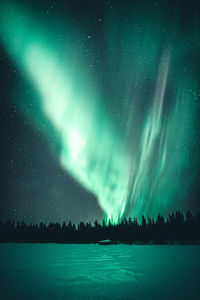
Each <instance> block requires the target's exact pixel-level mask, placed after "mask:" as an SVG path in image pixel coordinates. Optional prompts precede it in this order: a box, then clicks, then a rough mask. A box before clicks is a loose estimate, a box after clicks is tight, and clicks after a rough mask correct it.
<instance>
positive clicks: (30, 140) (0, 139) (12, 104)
mask: <svg viewBox="0 0 200 300" xmlns="http://www.w3.org/2000/svg"><path fill="white" fill-rule="evenodd" d="M38 2H39V3H35V1H24V2H22V1H15V2H12V3H11V2H10V3H9V5H10V9H11V10H12V9H13V11H14V14H15V8H14V7H15V4H16V3H18V4H21V5H23V6H24V7H25V9H27V11H30V12H31V14H32V15H33V16H34V17H35V16H36V18H35V20H36V19H37V23H36V29H35V32H36V31H37V32H38V33H41V35H43V34H44V35H45V34H46V35H47V36H45V37H44V39H46V40H48V42H49V40H50V41H51V39H52V37H53V38H54V41H53V42H52V45H53V47H55V52H54V55H58V56H62V55H63V56H62V57H64V54H63V53H64V52H65V47H67V45H66V44H67V43H69V41H70V42H71V49H70V51H71V52H72V53H73V52H74V53H75V54H73V55H72V56H70V54H68V58H67V66H70V67H69V69H70V68H71V72H72V73H73V78H75V80H76V77H77V76H80V78H82V77H86V78H87V79H85V82H84V83H83V85H84V84H85V86H87V84H88V82H90V85H92V86H94V84H93V82H94V81H95V82H96V88H98V91H100V92H99V94H100V97H99V96H98V97H99V98H101V99H102V100H101V103H100V106H101V116H100V117H99V119H100V121H99V122H100V123H101V122H104V124H110V123H111V124H112V129H110V128H111V127H109V130H110V132H115V133H116V132H117V133H118V132H119V133H120V134H119V140H120V141H122V140H123V136H124V135H125V133H126V134H127V135H128V137H127V139H128V140H130V139H132V136H131V135H130V132H129V131H128V130H127V127H126V126H127V119H128V118H129V119H131V121H130V122H131V124H132V125H131V126H133V125H135V121H136V120H137V124H138V126H135V127H136V129H135V127H134V126H133V127H134V130H135V131H134V134H135V136H136V138H135V140H136V143H137V144H139V141H140V136H141V134H142V130H143V129H142V128H143V127H142V126H143V125H141V124H143V123H144V120H145V116H146V112H147V111H148V110H149V109H150V107H151V106H150V105H151V104H150V103H151V102H152V97H153V96H152V95H153V93H154V92H153V90H154V85H155V82H157V85H159V84H161V85H162V84H163V83H162V76H163V75H162V74H163V73H162V72H160V73H159V71H158V65H159V61H161V63H160V65H161V67H160V68H161V69H162V66H163V65H164V63H165V61H166V60H167V55H166V56H165V55H163V56H162V54H161V52H164V51H165V50H166V51H168V41H170V43H169V44H170V55H171V53H173V55H174V57H175V58H173V66H172V67H171V69H170V71H169V72H170V73H169V74H170V75H169V79H168V86H167V87H166V91H165V99H164V108H163V111H164V113H163V115H164V117H163V118H164V122H166V123H167V120H168V117H167V116H169V114H170V112H171V111H173V108H174V107H175V106H174V107H173V104H172V103H173V101H172V100H171V99H172V98H173V97H172V96H171V95H173V94H176V93H178V92H177V90H176V86H178V84H179V78H183V81H182V82H183V83H181V84H180V85H179V87H180V86H181V87H182V89H183V90H184V91H185V93H186V92H187V90H188V91H189V93H190V96H191V99H192V100H188V105H189V106H188V107H189V109H188V108H187V106H185V112H184V114H183V116H185V117H184V118H185V119H183V118H181V116H179V117H176V118H175V117H174V119H175V121H173V122H177V124H176V125H177V126H175V125H174V123H173V126H171V127H169V128H174V133H173V132H172V133H171V136H173V137H174V139H175V140H176V139H177V140H178V138H177V135H178V134H179V133H180V135H181V133H182V131H184V134H183V137H182V138H181V140H180V142H179V143H178V142H177V148H179V149H178V150H177V152H176V155H177V156H181V157H182V156H183V155H185V153H187V157H188V158H187V159H185V157H184V160H181V162H180V164H179V165H178V164H177V168H179V173H176V174H179V176H180V178H181V179H180V183H177V185H178V187H177V191H176V193H175V194H174V195H175V196H173V202H170V203H169V204H167V205H165V206H164V207H162V209H161V212H162V213H168V212H169V211H170V210H172V209H183V210H185V209H187V208H191V209H194V210H195V209H199V208H200V202H199V192H200V188H199V183H200V171H199V154H200V151H199V146H200V139H199V136H200V134H199V133H200V130H199V129H200V124H199V119H198V116H199V113H200V105H199V104H200V71H199V70H200V36H199V32H200V30H199V26H200V23H199V20H200V4H199V1H194V0H192V1H180V0H179V1H96V0H93V1H92V0H91V1H89V0H88V1H85V0H83V1H72V0H71V1H38ZM24 17H26V16H23V15H22V16H21V18H24ZM19 22H20V19H19ZM151 26H152V27H151ZM133 27H134V28H136V29H135V31H134V33H133V38H131V34H130V31H131V30H132V28H133ZM69 28H70V29H69ZM44 30H45V31H44ZM172 36H173V38H171V37H172ZM4 38H5V36H3V39H4ZM55 41H56V42H55ZM54 43H56V46H55V45H54ZM108 45H109V46H108ZM174 45H175V46H174ZM152 49H153V50H152ZM57 50H58V51H57ZM56 51H57V52H56ZM131 51H132V52H131ZM71 52H69V53H71ZM164 53H165V52H164ZM11 56H12V55H10V52H9V50H8V49H7V48H6V47H5V46H4V41H3V40H2V39H1V42H0V76H1V89H0V155H1V164H0V174H1V175H0V176H1V181H0V216H1V217H2V218H3V219H8V218H10V219H12V220H25V221H27V222H34V223H35V222H39V221H41V220H42V221H44V222H50V221H62V220H64V219H65V220H69V219H70V220H72V221H73V222H79V221H80V220H82V221H94V220H95V219H99V218H101V217H102V216H103V214H104V212H103V210H104V207H105V211H107V213H108V209H110V207H111V206H112V205H113V206H114V205H116V202H113V200H109V208H108V205H107V206H106V204H105V203H103V202H102V201H100V202H98V200H97V198H98V195H99V194H100V195H102V191H100V188H99V186H98V185H97V188H96V189H97V196H95V191H94V190H92V189H90V188H87V187H88V184H86V183H85V182H84V183H83V184H81V180H80V178H81V176H77V174H78V173H77V172H74V173H73V171H71V169H70V168H72V167H70V168H69V172H68V170H67V168H65V167H63V166H61V164H60V161H59V157H58V152H59V151H60V148H61V146H60V144H61V141H60V140H59V139H58V136H57V134H56V132H54V130H55V128H53V126H52V127H51V125H49V120H46V119H44V118H42V117H40V116H39V117H38V115H36V114H37V112H36V110H35V109H34V108H33V109H32V106H34V98H37V99H38V98H39V96H38V91H37V90H36V88H35V86H34V85H33V84H32V83H31V81H30V80H29V79H27V74H26V71H25V70H23V68H21V69H20V68H18V67H17V65H16V63H15V61H14V60H13V59H12V58H11ZM147 57H148V59H147ZM157 57H158V60H157ZM79 58H80V61H81V63H80V69H79V68H77V65H79V63H77V61H76V63H74V60H76V59H77V60H78V59H79ZM134 58H135V59H136V61H138V63H137V64H136V63H135V62H134ZM132 59H133V63H132ZM163 60H164V62H163ZM82 62H83V63H82ZM132 66H133V69H134V66H135V70H136V71H137V80H136V79H135V78H134V76H132V73H134V71H132ZM35 68H36V69H37V65H36V66H35ZM163 68H164V67H163ZM74 69H75V71H74ZM76 69H77V70H78V71H77V70H76ZM161 71H162V70H161ZM88 74H89V75H88ZM157 74H158V78H157ZM88 78H89V79H88ZM90 78H91V79H90ZM73 80H74V79H73ZM75 80H74V81H75ZM81 80H82V79H79V81H77V82H81ZM159 80H160V81H159ZM163 80H164V79H163ZM83 81H84V79H83ZM177 82H178V83H177ZM176 83H177V85H176ZM193 83H194V84H193ZM75 85H76V81H75ZM90 85H89V84H88V86H90ZM78 89H79V87H78ZM86 89H87V87H86ZM124 90H125V92H124ZM83 91H84V89H83ZM136 91H137V93H138V98H137V99H139V100H137V107H136V108H137V109H136V111H137V117H134V118H133V117H130V114H127V112H132V111H133V109H134V108H135V107H134V105H135V104H133V103H132V102H130V100H129V99H130V95H132V94H134V93H135V94H136ZM91 93H95V92H93V91H92V92H91ZM157 93H158V94H159V91H158V92H157ZM180 93H181V92H180ZM85 95H87V93H86V94H85ZM85 97H86V96H85ZM188 97H189V96H188ZM19 98H20V99H21V100H20V101H19ZM22 99H29V101H27V102H26V103H27V104H26V106H28V110H27V108H26V109H24V108H23V109H22V106H23V105H21V104H20V105H19V104H18V102H20V103H21V102H23V100H22ZM184 103H185V102H184ZM179 105H180V104H179ZM29 106H30V107H29ZM24 110H26V111H31V113H30V112H29V113H27V112H26V113H24ZM174 110H175V108H174ZM153 113H155V112H154V111H153V109H152V114H153ZM155 114H156V113H155ZM29 115H31V117H29ZM94 115H95V114H94ZM107 115H108V116H111V117H107ZM191 115H192V116H191ZM128 116H129V117H128ZM138 116H139V117H138ZM104 118H105V120H106V121H104ZM169 119H170V117H169ZM174 119H173V118H172V120H174ZM106 122H107V123H106ZM152 122H153V121H152ZM36 123H37V124H36ZM35 124H36V125H35ZM147 124H148V123H147ZM106 126H107V127H108V125H105V128H107V127H106ZM149 126H150V125H149ZM96 127H98V124H97V125H96ZM133 127H131V128H133ZM49 128H50V129H49ZM113 128H114V129H113ZM129 129H130V128H129ZM186 129H187V133H185V132H186ZM105 130H106V129H105ZM47 131H48V134H46V132H47ZM127 132H128V133H127ZM108 136H109V135H108ZM161 136H162V135H161ZM161 136H160V137H158V139H161ZM171 136H170V137H169V138H168V140H167V141H168V144H169V146H168V148H167V147H166V148H167V149H168V150H167V151H168V152H169V156H171V157H172V160H173V159H174V160H176V156H175V155H174V154H172V153H174V152H173V151H171V150H170V149H171V148H170V147H171V145H172V144H173V143H172V141H171V140H170V139H171ZM52 140H53V141H54V142H53V143H52ZM57 140H58V141H57ZM123 141H124V140H123ZM99 142H100V141H99ZM117 142H118V140H117V139H116V141H115V143H117ZM115 143H113V144H111V145H110V144H106V147H107V149H108V150H110V149H112V147H115V145H116V144H115ZM124 144H125V145H127V141H126V142H124ZM130 144H131V143H128V153H129V152H131V151H133V152H134V151H135V150H134V145H133V146H132V144H131V145H130ZM133 144H134V143H133ZM175 144H176V143H175ZM91 145H92V146H91V148H92V149H93V148H94V149H95V147H96V144H95V141H94V138H92V142H91ZM156 145H157V144H156ZM106 147H105V148H106ZM163 147H164V146H163ZM105 151H106V149H105ZM170 151H171V152H170ZM141 152H142V150H141ZM122 153H124V152H122ZM131 153H132V152H131ZM138 153H140V151H139V150H138V152H137V153H136V154H135V156H136V157H139V154H138ZM173 155H174V156H173ZM119 157H121V154H120V156H118V157H117V158H116V160H115V161H114V163H113V165H114V167H115V162H116V161H118V158H119ZM151 157H152V158H151V159H152V160H153V163H152V160H151V161H150V162H149V161H147V158H146V157H145V156H144V158H143V160H141V162H142V163H143V164H144V166H145V164H147V162H148V164H149V168H152V166H154V167H155V168H156V163H155V157H154V155H153V154H151ZM162 159H163V156H162V158H161V160H162ZM136 160H137V158H136ZM172 160H170V157H169V160H168V168H169V164H171V165H173V161H172ZM185 160H187V162H186V163H185ZM107 161H109V159H108V158H107V157H106V162H107ZM125 163H126V161H125V160H124V161H123V162H121V161H120V170H121V169H122V170H123V172H124V169H123V168H122V167H121V164H125ZM175 164H176V162H174V165H175ZM183 164H184V166H182V165H183ZM72 166H73V165H72ZM144 166H142V167H143V168H144ZM142 167H141V166H140V164H139V167H138V173H139V175H140V176H139V179H137V178H136V179H134V178H133V179H132V180H133V181H134V180H138V181H139V180H141V179H140V178H141V177H142V176H143V175H141V174H140V173H141V172H142V171H141V168H142ZM172 167H173V166H172ZM111 168H112V166H111ZM117 171H118V170H117ZM123 172H122V174H123ZM163 172H165V176H168V177H170V176H171V175H170V172H169V171H168V169H167V170H166V169H165V170H164V171H163ZM177 172H178V171H177ZM74 174H75V175H74ZM149 174H150V173H148V174H145V176H150V175H149ZM156 174H157V173H156ZM166 174H168V175H166ZM154 175H155V174H154ZM154 175H152V176H154ZM156 176H157V175H156ZM156 176H155V177H156ZM76 177H77V178H76ZM122 177H123V178H122V179H124V176H122ZM145 178H146V177H145ZM122 179H121V178H120V177H119V178H118V180H122ZM95 180H97V179H96V177H95ZM99 180H100V179H99ZM142 180H143V181H144V178H142ZM145 180H146V179H145ZM171 180H173V181H174V178H172V179H171ZM143 181H142V183H141V185H140V184H139V187H141V188H143V186H144V187H145V188H146V190H147V191H148V188H147V186H148V184H147V183H146V182H145V185H143ZM130 182H132V181H130ZM177 182H178V180H177ZM165 183H166V190H168V191H169V190H170V188H171V182H170V180H168V179H167V180H165ZM106 184H107V183H106ZM132 184H133V182H132ZM181 185H182V189H184V192H183V193H181V192H180V191H181ZM169 186H170V188H169ZM185 186H186V188H185ZM120 188H121V186H120ZM174 189H175V188H174ZM101 190H102V186H101ZM160 190H161V188H160ZM116 191H117V192H118V191H119V190H118V189H117V188H116ZM162 191H163V187H162ZM173 191H174V190H173ZM132 193H133V192H132ZM159 193H160V192H159ZM159 193H157V194H156V195H158V196H159V195H160V194H159ZM130 194H131V193H130ZM171 194H172V192H171V190H170V192H169V193H168V194H167V197H171ZM131 195H132V194H131ZM145 195H146V194H144V195H142V196H141V195H140V196H141V197H143V196H145ZM158 196H155V197H158ZM179 196H180V197H179ZM129 197H130V198H131V197H132V196H129ZM135 197H136V198H137V197H139V196H138V195H136V196H135ZM183 197H184V199H183ZM171 198H172V197H171ZM131 201H132V200H130V201H129V204H127V206H126V209H125V212H126V215H128V214H130V207H129V206H131V207H132V202H131ZM137 201H138V200H137ZM143 201H144V200H143ZM183 202H184V205H183ZM102 203H103V204H102ZM143 207H144V206H139V208H138V211H140V213H141V212H142V209H143ZM118 210H119V208H117V211H118ZM111 211H112V212H113V211H114V210H112V209H111ZM154 211H155V208H154ZM149 212H151V210H149ZM113 213H115V211H114V212H113ZM147 213H148V210H147ZM156 213H157V211H156ZM138 214H139V213H138Z"/></svg>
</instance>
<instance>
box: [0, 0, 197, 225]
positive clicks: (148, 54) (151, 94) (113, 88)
mask: <svg viewBox="0 0 200 300" xmlns="http://www.w3.org/2000/svg"><path fill="white" fill-rule="evenodd" d="M152 14H153V11H152V9H147V10H146V12H144V11H143V10H142V8H141V7H140V6H138V7H137V9H136V10H133V11H130V12H129V17H128V19H127V20H123V21H122V20H119V18H118V16H119V14H118V8H117V7H116V9H114V8H113V10H112V13H109V12H107V13H106V14H105V20H104V28H105V29H104V34H103V36H104V40H103V41H102V47H103V48H104V50H105V53H106V54H105V55H104V64H102V65H103V66H104V67H102V69H101V72H99V71H98V70H99V69H98V65H97V56H98V54H99V53H100V52H101V50H100V49H97V50H96V52H95V51H93V54H92V55H91V54H90V55H88V56H86V55H85V50H84V49H83V48H84V47H82V48H81V47H78V45H77V40H81V39H82V38H83V36H84V35H85V32H84V29H83V28H79V26H77V25H74V24H71V23H69V22H68V23H67V22H66V24H65V26H61V25H56V24H54V26H56V29H53V25H51V26H50V25H49V24H48V23H47V22H46V23H45V21H43V23H44V24H43V31H41V29H40V30H38V28H37V22H40V21H41V20H40V19H39V21H38V19H37V15H34V13H30V11H29V10H28V9H27V8H26V7H23V6H21V5H17V4H13V3H12V4H9V3H8V2H7V4H5V5H2V7H1V24H0V31H1V41H2V43H3V45H4V47H5V48H6V50H7V52H8V53H9V55H10V57H11V58H12V60H13V61H14V63H15V64H16V66H17V67H18V70H19V71H20V72H23V73H24V74H25V77H26V78H27V81H28V82H29V84H30V85H31V86H32V87H33V89H35V91H36V92H35V94H34V93H33V95H30V97H27V95H23V91H19V93H18V96H16V99H15V101H16V102H17V104H18V105H19V107H20V108H21V109H22V111H23V113H24V114H26V116H27V117H28V118H31V119H32V120H33V121H34V124H35V127H36V128H37V127H39V124H41V122H43V124H45V126H43V127H44V128H43V131H44V134H45V136H46V138H47V139H48V140H49V144H50V146H51V147H54V148H53V149H54V150H55V151H57V153H58V157H59V161H60V164H61V165H62V166H63V168H65V169H66V171H67V172H69V173H70V174H71V175H72V176H73V177H74V179H75V180H77V181H78V182H79V183H80V184H81V185H82V186H83V187H84V188H86V189H87V190H89V191H91V192H92V193H93V194H94V195H96V197H97V199H98V202H99V204H100V206H101V208H102V209H103V211H104V213H105V217H106V218H107V220H108V219H110V220H111V221H112V222H117V221H118V220H119V219H120V218H122V217H123V216H133V217H140V216H141V215H142V214H144V215H146V216H150V217H155V216H156V215H157V214H158V213H159V212H161V213H163V212H164V213H165V212H168V211H170V209H171V207H172V205H173V202H174V201H175V200H176V201H178V200H177V199H179V201H180V199H182V200H181V201H183V199H185V195H186V193H187V189H188V187H189V185H190V182H191V180H192V176H194V174H192V175H191V174H190V175H189V176H188V177H187V180H185V181H183V173H184V172H185V171H186V170H187V168H189V165H190V160H191V145H192V141H193V138H194V136H193V132H194V130H195V126H196V125H195V120H196V113H195V111H196V104H195V103H196V102H195V101H196V98H197V95H198V89H197V80H196V78H195V74H193V73H194V72H193V71H192V64H193V61H192V59H191V60H186V61H184V62H183V59H184V57H185V52H186V51H187V50H188V49H187V45H188V48H189V44H190V43H193V44H194V45H195V43H196V44H197V40H198V32H197V31H198V30H197V29H196V28H197V26H196V23H195V22H197V21H196V20H194V23H193V24H191V28H190V29H192V28H193V31H192V32H193V33H192V34H191V35H190V36H189V39H190V41H188V36H187V41H188V43H186V40H185V39H184V37H182V36H180V35H179V34H178V30H179V22H178V20H179V18H178V17H176V18H174V20H173V22H171V20H170V18H169V16H168V15H167V13H166V12H165V9H164V8H162V9H160V10H159V15H158V17H157V18H155V19H154V18H153V17H152ZM38 18H39V16H38ZM40 18H41V17H40ZM52 23H53V20H52ZM192 26H193V27H192ZM168 27H170V29H166V28H168ZM166 30H167V32H166ZM55 32H57V33H58V32H59V33H60V34H63V35H64V37H63V38H62V40H61V41H60V40H59V39H58V38H57V35H56V34H55ZM163 32H165V34H164V33H163ZM91 39H92V37H90V36H86V39H85V42H84V43H85V49H86V48H87V46H88V43H92V41H91ZM63 40H64V41H65V43H64V42H63ZM94 43H95V42H94ZM185 44H186V48H185V46H184V45H185ZM198 47H199V46H198ZM196 49H197V46H196ZM90 53H91V52H90ZM94 57H95V58H94ZM99 60H100V64H101V63H102V57H100V58H99ZM98 63H99V62H98ZM183 70H184V71H183ZM95 72H96V76H95ZM99 73H100V74H99ZM191 74H192V76H191ZM191 78H192V79H191ZM36 94H37V95H36ZM30 103H31V105H30ZM111 103H115V104H116V105H115V108H114V109H113V108H112V105H111ZM184 178H185V177H184ZM182 207H183V208H184V203H182Z"/></svg>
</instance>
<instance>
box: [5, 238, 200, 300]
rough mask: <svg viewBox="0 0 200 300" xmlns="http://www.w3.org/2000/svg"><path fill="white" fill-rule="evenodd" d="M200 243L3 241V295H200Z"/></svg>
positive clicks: (132, 297) (86, 297) (102, 297)
mask: <svg viewBox="0 0 200 300" xmlns="http://www.w3.org/2000/svg"><path fill="white" fill-rule="evenodd" d="M199 283H200V246H172V245H170V246H167V245H163V246H154V245H144V246H142V245H137V246H136V245H132V246H129V245H109V246H99V245H93V244H92V245H66V244H65V245H62V244H61V245H60V244H0V295H1V297H0V298H1V299H2V300H4V299H22V300H23V299H55V300H56V299H104V300H106V299H200V295H199V294H200V289H199Z"/></svg>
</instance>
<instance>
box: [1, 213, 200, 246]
mask: <svg viewBox="0 0 200 300" xmlns="http://www.w3.org/2000/svg"><path fill="white" fill-rule="evenodd" d="M104 239H110V240H112V241H113V242H114V243H118V242H119V243H127V244H176V243H178V244H179V243H180V244H200V212H196V213H192V212H191V211H190V210H189V211H187V213H186V214H185V215H184V214H183V213H182V212H180V211H176V212H175V213H171V214H169V215H168V216H167V217H166V218H164V217H163V216H161V215H160V214H159V215H158V217H157V218H156V219H155V220H154V219H151V218H145V217H144V216H142V221H141V222H140V223H139V222H138V220H137V219H136V218H134V219H132V218H128V219H127V218H123V219H122V220H121V222H119V223H118V224H111V222H110V221H109V222H108V224H106V223H105V221H104V220H103V221H102V222H98V221H95V222H94V224H91V223H84V222H80V223H79V224H78V225H75V224H72V222H71V221H69V222H68V223H66V222H63V223H62V224H60V223H50V224H48V225H46V224H44V223H42V222H41V223H40V224H39V225H38V224H35V225H33V224H26V223H25V222H18V223H15V222H12V221H11V220H8V221H5V222H3V221H0V242H1V243H3V242H9V243H10V242H14V243H15V242H16V243H17V242H24V243H97V242H98V241H100V240H104Z"/></svg>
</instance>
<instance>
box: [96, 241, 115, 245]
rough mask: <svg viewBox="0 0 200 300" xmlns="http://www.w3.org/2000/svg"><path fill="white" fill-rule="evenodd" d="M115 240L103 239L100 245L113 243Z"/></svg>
mask: <svg viewBox="0 0 200 300" xmlns="http://www.w3.org/2000/svg"><path fill="white" fill-rule="evenodd" d="M112 244H113V242H112V241H111V240H103V241H99V245H104V246H105V245H112Z"/></svg>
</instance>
